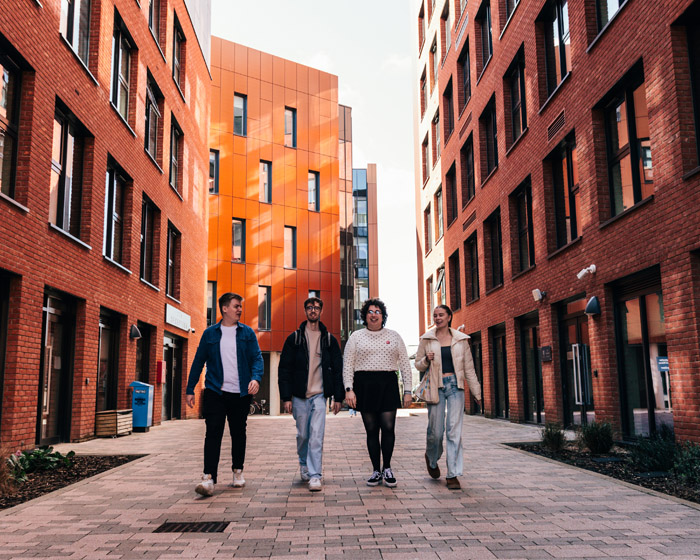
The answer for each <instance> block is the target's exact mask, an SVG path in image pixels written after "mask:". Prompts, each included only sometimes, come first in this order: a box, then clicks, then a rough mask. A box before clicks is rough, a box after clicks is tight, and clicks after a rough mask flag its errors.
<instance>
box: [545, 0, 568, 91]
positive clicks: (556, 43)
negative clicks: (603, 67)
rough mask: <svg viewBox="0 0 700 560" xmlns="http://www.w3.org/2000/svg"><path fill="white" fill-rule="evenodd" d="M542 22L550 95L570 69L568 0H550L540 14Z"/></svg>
mask: <svg viewBox="0 0 700 560" xmlns="http://www.w3.org/2000/svg"><path fill="white" fill-rule="evenodd" d="M541 19H542V21H543V24H544V52H545V72H546V77H547V95H552V93H554V90H555V89H556V88H557V86H558V85H559V84H560V83H561V81H562V80H563V79H564V77H565V76H566V75H567V74H568V73H569V72H570V71H571V35H570V33H569V4H568V0H552V1H551V2H550V3H549V4H547V6H546V7H545V9H544V11H543V15H542V18H541Z"/></svg>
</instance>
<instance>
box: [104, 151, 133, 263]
mask: <svg viewBox="0 0 700 560" xmlns="http://www.w3.org/2000/svg"><path fill="white" fill-rule="evenodd" d="M129 181H130V179H129V178H128V177H127V176H126V175H125V174H124V172H123V171H122V170H121V168H119V167H118V166H117V165H115V164H113V163H110V164H108V166H107V177H106V181H105V183H106V188H105V216H104V230H103V231H104V233H103V242H102V254H103V255H104V256H105V257H107V258H108V259H109V260H111V261H113V262H116V263H119V264H124V257H125V255H124V245H125V244H124V241H125V235H124V230H125V215H124V209H125V206H126V194H127V185H128V183H129ZM120 190H121V196H117V195H118V194H119V192H118V191H120ZM117 238H118V241H119V243H118V245H117V249H116V251H115V240H117Z"/></svg>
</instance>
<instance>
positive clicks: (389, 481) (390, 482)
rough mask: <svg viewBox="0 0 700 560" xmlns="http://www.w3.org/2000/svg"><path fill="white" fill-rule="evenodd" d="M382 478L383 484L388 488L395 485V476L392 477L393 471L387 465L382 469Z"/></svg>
mask: <svg viewBox="0 0 700 560" xmlns="http://www.w3.org/2000/svg"><path fill="white" fill-rule="evenodd" d="M381 476H382V478H384V486H388V487H389V488H393V487H394V486H396V478H394V473H393V471H392V470H391V467H387V468H386V469H384V472H383V473H382V474H381Z"/></svg>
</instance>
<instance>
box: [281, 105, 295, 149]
mask: <svg viewBox="0 0 700 560" xmlns="http://www.w3.org/2000/svg"><path fill="white" fill-rule="evenodd" d="M284 145H285V146H287V147H288V148H296V147H297V110H296V109H290V108H289V107H285V108H284Z"/></svg>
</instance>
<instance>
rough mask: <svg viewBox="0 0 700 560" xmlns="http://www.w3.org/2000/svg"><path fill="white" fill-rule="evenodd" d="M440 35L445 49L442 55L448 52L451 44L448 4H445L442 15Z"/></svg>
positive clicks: (450, 19) (450, 21)
mask: <svg viewBox="0 0 700 560" xmlns="http://www.w3.org/2000/svg"><path fill="white" fill-rule="evenodd" d="M442 26H443V27H442V35H443V37H444V38H445V49H444V51H443V52H444V53H445V56H447V53H448V52H449V51H450V45H451V44H452V18H451V17H450V3H449V2H445V12H444V13H443V14H442Z"/></svg>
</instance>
